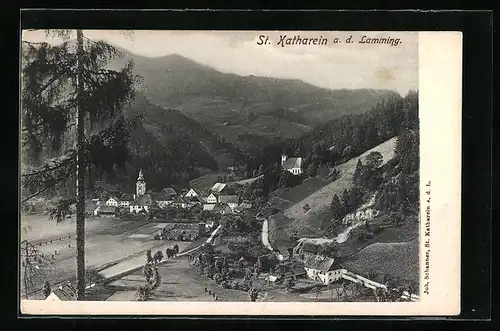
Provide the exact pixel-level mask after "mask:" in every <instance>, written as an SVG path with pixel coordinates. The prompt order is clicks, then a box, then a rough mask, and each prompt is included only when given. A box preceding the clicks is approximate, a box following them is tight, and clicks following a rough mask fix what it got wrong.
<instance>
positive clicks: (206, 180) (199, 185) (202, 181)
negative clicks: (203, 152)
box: [189, 171, 225, 190]
mask: <svg viewBox="0 0 500 331" xmlns="http://www.w3.org/2000/svg"><path fill="white" fill-rule="evenodd" d="M224 175H225V174H224V173H223V172H219V171H212V172H209V173H207V174H205V175H203V176H201V177H198V178H196V179H193V180H192V181H190V182H189V186H190V187H192V188H194V189H197V190H205V189H208V188H210V187H212V186H213V185H214V184H215V183H217V177H218V176H224Z"/></svg>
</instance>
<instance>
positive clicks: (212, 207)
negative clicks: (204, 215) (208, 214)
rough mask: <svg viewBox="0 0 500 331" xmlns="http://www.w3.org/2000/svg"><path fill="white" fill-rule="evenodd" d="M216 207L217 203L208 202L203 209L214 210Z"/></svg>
mask: <svg viewBox="0 0 500 331" xmlns="http://www.w3.org/2000/svg"><path fill="white" fill-rule="evenodd" d="M214 208H215V203H206V204H204V205H203V210H208V211H213V210H214Z"/></svg>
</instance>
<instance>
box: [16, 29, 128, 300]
mask: <svg viewBox="0 0 500 331" xmlns="http://www.w3.org/2000/svg"><path fill="white" fill-rule="evenodd" d="M74 32H75V31H71V30H48V31H46V33H47V36H55V37H57V38H60V39H61V41H62V43H61V44H59V45H50V44H48V43H46V42H41V43H33V42H29V41H25V40H23V42H22V49H21V51H22V61H21V67H22V69H21V70H22V72H21V76H22V79H21V112H22V122H21V124H22V136H21V140H22V149H23V167H22V169H21V171H22V202H23V203H25V202H26V201H28V200H29V199H31V198H33V197H35V196H38V195H40V194H43V193H44V192H50V191H51V190H54V189H57V188H58V185H59V187H60V185H64V184H67V183H68V182H69V181H72V180H74V179H75V178H76V185H75V189H74V190H73V192H72V193H73V194H72V195H71V196H69V197H65V198H62V199H61V200H60V202H59V204H58V205H57V206H56V207H55V208H54V209H53V210H52V211H51V217H52V218H55V219H56V220H57V221H61V220H62V219H63V218H64V217H65V215H66V214H67V213H68V212H69V207H70V206H71V205H73V204H76V251H77V253H76V268H77V270H76V289H77V293H76V297H77V300H83V299H84V297H85V189H86V178H85V177H86V176H85V172H86V170H87V166H88V163H87V158H88V155H90V154H92V153H91V151H90V150H89V147H90V146H89V145H90V143H89V142H90V141H92V139H93V138H94V137H95V136H101V135H113V134H114V130H113V129H114V124H116V119H118V118H119V117H120V116H119V115H120V113H121V110H122V107H123V106H124V105H125V104H126V103H127V102H129V101H131V100H132V99H133V96H134V84H135V81H136V79H137V77H135V76H134V75H133V74H132V63H129V64H128V65H126V66H125V67H124V68H123V69H121V70H111V69H108V67H107V65H108V63H109V61H111V60H113V59H115V58H117V57H119V56H120V53H119V52H118V51H117V50H116V49H115V48H114V47H112V46H111V45H109V44H107V43H105V42H102V41H93V40H90V39H88V38H86V37H85V36H84V33H83V30H76V42H75V41H74V40H70V37H72V36H73V35H74ZM94 140H95V139H94ZM47 155H56V156H55V157H53V158H49V159H47ZM27 159H36V160H37V161H39V162H34V164H35V166H30V165H27V163H28V162H27Z"/></svg>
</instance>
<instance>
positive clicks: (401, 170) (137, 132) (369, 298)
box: [19, 30, 462, 316]
mask: <svg viewBox="0 0 500 331" xmlns="http://www.w3.org/2000/svg"><path fill="white" fill-rule="evenodd" d="M21 38H22V42H21V46H22V47H21V50H20V52H21V56H20V58H21V63H20V70H21V72H20V77H21V79H20V98H21V109H20V112H21V123H20V127H21V132H22V136H21V155H22V157H21V198H20V200H21V201H22V203H21V205H20V215H21V216H20V225H19V226H20V228H19V230H20V242H19V247H20V250H19V292H20V293H19V295H20V297H21V301H20V303H21V307H20V309H21V312H22V313H23V314H29V315H39V314H41V315H45V314H56V315H64V314H71V315H79V314H82V315H109V314H111V315H219V314H220V315H308V316H311V315H323V316H330V315H388V316H390V315H394V316H396V315H457V314H459V312H460V221H461V218H460V201H461V199H460V192H461V189H460V188H461V182H460V181H461V89H462V35H461V33H460V32H401V31H400V32H393V31H378V32H376V31H370V32H364V31H166V30H165V31H145V30H137V31H117V30H54V31H51V30H49V31H45V30H24V31H23V32H22V37H21Z"/></svg>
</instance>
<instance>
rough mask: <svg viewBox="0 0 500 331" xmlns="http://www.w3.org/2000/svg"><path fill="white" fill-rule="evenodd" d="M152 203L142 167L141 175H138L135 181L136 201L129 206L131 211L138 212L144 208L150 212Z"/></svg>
mask: <svg viewBox="0 0 500 331" xmlns="http://www.w3.org/2000/svg"><path fill="white" fill-rule="evenodd" d="M151 204H152V200H151V195H150V194H146V181H145V180H144V174H143V173H142V169H140V170H139V176H138V177H137V181H136V183H135V195H134V201H132V202H131V203H130V206H129V208H130V212H131V213H133V212H135V213H138V212H140V211H142V210H144V211H146V212H148V210H149V207H150V206H151Z"/></svg>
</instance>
